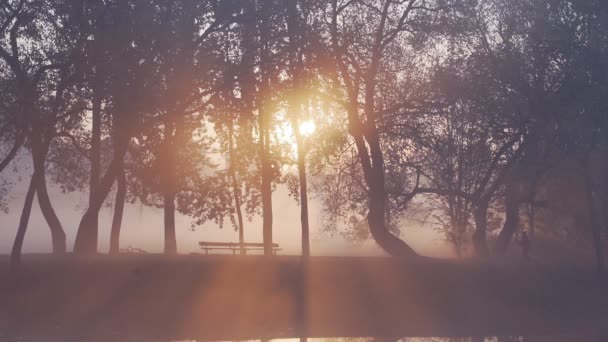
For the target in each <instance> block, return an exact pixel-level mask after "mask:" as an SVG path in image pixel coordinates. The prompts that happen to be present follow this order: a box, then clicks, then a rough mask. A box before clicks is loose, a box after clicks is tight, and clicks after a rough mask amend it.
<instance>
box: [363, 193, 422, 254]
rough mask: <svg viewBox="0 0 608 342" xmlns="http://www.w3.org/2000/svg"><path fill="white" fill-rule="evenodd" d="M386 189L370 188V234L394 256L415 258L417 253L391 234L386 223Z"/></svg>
mask: <svg viewBox="0 0 608 342" xmlns="http://www.w3.org/2000/svg"><path fill="white" fill-rule="evenodd" d="M383 190H384V189H383V188H382V189H373V188H371V187H370V199H369V201H370V202H369V212H368V214H367V222H368V224H369V228H370V232H371V234H372V237H373V238H374V240H376V243H378V245H379V246H380V247H381V248H382V249H384V250H385V251H386V252H387V253H388V254H390V255H392V256H400V257H414V256H416V255H417V254H416V252H415V251H414V250H413V249H412V248H411V247H410V246H408V245H407V244H406V243H405V242H404V241H403V240H401V239H399V238H398V237H396V236H395V235H393V234H391V232H389V231H388V228H387V227H386V222H385V218H384V215H385V212H386V207H385V205H386V203H385V194H384V191H383Z"/></svg>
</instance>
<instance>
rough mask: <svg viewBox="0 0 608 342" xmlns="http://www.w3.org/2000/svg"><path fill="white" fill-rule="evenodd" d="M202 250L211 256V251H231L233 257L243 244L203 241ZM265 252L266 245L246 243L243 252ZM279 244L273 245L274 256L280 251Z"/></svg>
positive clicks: (200, 243) (201, 243)
mask: <svg viewBox="0 0 608 342" xmlns="http://www.w3.org/2000/svg"><path fill="white" fill-rule="evenodd" d="M198 244H199V245H200V246H201V249H202V250H204V251H205V254H209V251H210V250H231V251H232V254H233V255H236V253H237V252H238V251H240V250H241V244H240V243H238V242H209V241H201V242H199V243H198ZM248 250H249V251H263V250H264V244H263V243H259V242H244V243H243V252H244V253H245V254H247V251H248ZM280 250H281V248H279V244H277V243H273V244H272V254H274V255H276V254H277V252H278V251H280Z"/></svg>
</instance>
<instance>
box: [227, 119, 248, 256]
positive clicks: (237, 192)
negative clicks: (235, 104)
mask: <svg viewBox="0 0 608 342" xmlns="http://www.w3.org/2000/svg"><path fill="white" fill-rule="evenodd" d="M233 140H234V127H233V122H232V120H231V121H230V122H229V123H228V154H229V156H230V179H231V182H232V191H233V196H234V209H235V211H236V218H237V223H238V230H239V249H240V253H241V255H245V232H244V230H245V229H244V228H245V227H244V224H243V212H242V210H241V188H240V187H239V183H238V180H237V177H236V155H235V151H234V142H233Z"/></svg>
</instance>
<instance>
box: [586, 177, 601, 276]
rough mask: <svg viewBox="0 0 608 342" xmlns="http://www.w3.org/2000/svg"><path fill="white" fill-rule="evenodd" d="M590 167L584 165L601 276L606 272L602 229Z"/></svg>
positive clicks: (590, 221) (595, 248) (597, 264)
mask: <svg viewBox="0 0 608 342" xmlns="http://www.w3.org/2000/svg"><path fill="white" fill-rule="evenodd" d="M590 172H591V171H590V169H589V165H584V175H583V177H584V178H585V195H586V197H587V208H588V213H589V225H590V226H591V227H590V228H591V234H592V237H593V249H594V250H595V260H596V267H597V271H598V273H599V274H600V275H601V274H603V273H604V271H605V261H604V250H603V244H602V237H601V229H600V227H599V225H598V219H597V213H596V210H595V199H594V197H593V178H592V175H591V174H590Z"/></svg>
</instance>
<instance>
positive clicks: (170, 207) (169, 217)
mask: <svg viewBox="0 0 608 342" xmlns="http://www.w3.org/2000/svg"><path fill="white" fill-rule="evenodd" d="M164 212H165V254H170V255H171V254H176V253H177V241H176V239H175V193H173V192H166V193H165V194H164Z"/></svg>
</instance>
